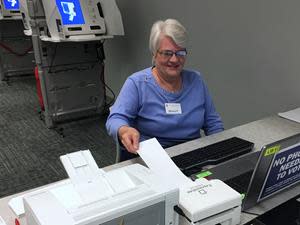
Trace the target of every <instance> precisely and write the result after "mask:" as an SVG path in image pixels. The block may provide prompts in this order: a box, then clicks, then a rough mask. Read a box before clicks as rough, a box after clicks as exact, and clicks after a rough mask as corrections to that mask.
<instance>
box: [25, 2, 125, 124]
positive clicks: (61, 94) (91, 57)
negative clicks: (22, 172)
mask: <svg viewBox="0 0 300 225" xmlns="http://www.w3.org/2000/svg"><path fill="white" fill-rule="evenodd" d="M21 14H22V16H23V22H24V27H25V29H26V31H25V32H26V33H30V34H32V42H33V48H34V54H35V62H36V65H37V69H36V71H37V77H38V83H37V85H38V87H39V88H40V90H41V96H40V97H41V98H40V99H41V101H40V104H41V109H42V113H43V117H44V119H45V122H46V125H47V127H49V128H51V127H54V126H55V125H56V124H58V123H60V122H65V121H68V120H73V119H77V118H81V117H88V116H91V115H96V114H99V113H101V112H102V111H103V109H104V108H105V107H106V98H105V94H106V91H105V81H104V60H105V55H104V50H103V43H104V40H105V39H108V38H113V36H114V35H123V34H124V30H123V24H122V18H121V14H120V12H119V9H118V7H117V5H116V3H115V1H114V0H88V1H86V0H43V1H41V0H26V1H25V0H22V1H21Z"/></svg>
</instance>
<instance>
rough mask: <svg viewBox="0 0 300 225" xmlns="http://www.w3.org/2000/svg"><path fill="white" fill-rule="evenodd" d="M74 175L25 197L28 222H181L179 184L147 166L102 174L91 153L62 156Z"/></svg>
mask: <svg viewBox="0 0 300 225" xmlns="http://www.w3.org/2000/svg"><path fill="white" fill-rule="evenodd" d="M61 161H62V162H63V165H64V167H65V169H66V171H67V173H68V175H69V177H70V179H68V180H67V181H65V182H59V183H57V184H53V185H51V186H49V187H46V188H44V189H41V190H39V191H34V192H32V193H30V194H27V195H25V196H24V197H23V202H24V209H25V217H26V220H27V225H99V224H101V225H102V224H105V225H115V224H117V225H119V224H120V225H121V224H126V225H137V224H139V225H153V224H155V225H160V224H162V225H163V224H165V225H177V224H178V215H177V214H176V213H175V212H174V209H173V208H174V206H175V205H177V204H178V198H179V191H178V188H167V187H166V186H164V185H162V184H161V183H160V182H159V179H157V177H156V176H155V175H154V174H153V173H152V172H151V171H150V170H149V169H148V168H146V167H144V166H142V165H139V164H133V165H129V166H124V167H122V168H118V169H114V170H112V171H109V172H104V171H103V170H101V169H99V168H98V166H97V164H96V162H95V160H94V159H93V157H92V155H91V153H90V151H88V150H85V151H80V152H75V153H71V154H67V155H65V156H62V157H61Z"/></svg>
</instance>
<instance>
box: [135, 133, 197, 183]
mask: <svg viewBox="0 0 300 225" xmlns="http://www.w3.org/2000/svg"><path fill="white" fill-rule="evenodd" d="M137 152H138V154H139V155H140V156H141V158H142V159H143V160H144V162H145V163H146V164H147V166H148V167H149V169H151V170H152V171H153V172H154V173H156V174H157V175H158V177H159V178H160V179H161V180H162V182H164V183H166V184H167V185H170V186H172V187H182V186H184V185H187V184H191V183H192V182H193V181H192V180H190V179H189V178H188V177H186V176H185V175H184V174H183V173H182V172H181V171H180V169H179V168H178V167H177V166H176V165H175V163H174V162H173V161H172V160H171V158H170V157H169V155H168V154H167V153H166V151H165V150H164V149H163V148H162V146H161V145H160V144H159V142H158V141H157V140H156V138H152V139H149V140H147V141H143V142H141V143H140V147H139V150H138V151H137Z"/></svg>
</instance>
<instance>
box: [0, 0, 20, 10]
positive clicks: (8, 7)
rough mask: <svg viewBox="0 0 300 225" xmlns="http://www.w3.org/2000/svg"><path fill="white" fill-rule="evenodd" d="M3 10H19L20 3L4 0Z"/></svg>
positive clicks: (15, 0) (13, 0)
mask: <svg viewBox="0 0 300 225" xmlns="http://www.w3.org/2000/svg"><path fill="white" fill-rule="evenodd" d="M3 2H4V8H5V9H6V10H19V9H20V3H19V0H4V1H3Z"/></svg>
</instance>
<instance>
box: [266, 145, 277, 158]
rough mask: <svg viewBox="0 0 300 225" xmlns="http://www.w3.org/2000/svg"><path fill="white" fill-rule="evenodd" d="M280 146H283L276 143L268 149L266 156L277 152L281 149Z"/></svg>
mask: <svg viewBox="0 0 300 225" xmlns="http://www.w3.org/2000/svg"><path fill="white" fill-rule="evenodd" d="M280 147H281V146H280V145H275V146H273V147H270V148H268V149H266V151H265V156H269V155H273V154H275V153H277V152H278V151H279V150H280Z"/></svg>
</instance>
